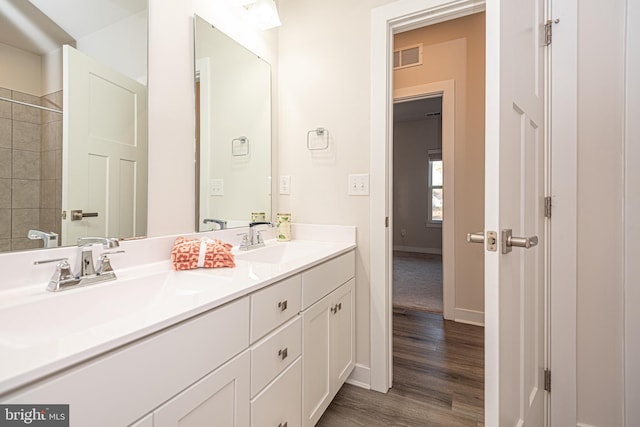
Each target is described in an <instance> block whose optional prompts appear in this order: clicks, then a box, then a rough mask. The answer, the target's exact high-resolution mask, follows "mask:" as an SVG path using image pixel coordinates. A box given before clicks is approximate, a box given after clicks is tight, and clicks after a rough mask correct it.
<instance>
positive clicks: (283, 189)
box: [280, 175, 291, 194]
mask: <svg viewBox="0 0 640 427" xmlns="http://www.w3.org/2000/svg"><path fill="white" fill-rule="evenodd" d="M280 194H291V175H281V176H280Z"/></svg>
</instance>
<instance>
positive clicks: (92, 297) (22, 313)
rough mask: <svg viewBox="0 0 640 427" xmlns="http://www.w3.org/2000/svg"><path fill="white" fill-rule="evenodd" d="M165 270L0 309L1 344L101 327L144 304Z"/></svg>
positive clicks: (26, 343)
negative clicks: (160, 272)
mask: <svg viewBox="0 0 640 427" xmlns="http://www.w3.org/2000/svg"><path fill="white" fill-rule="evenodd" d="M165 280H166V273H162V274H153V275H149V276H146V277H139V278H135V281H134V279H130V280H120V279H119V280H115V281H112V282H105V283H104V284H100V285H91V286H87V287H83V288H78V289H75V290H68V291H64V293H50V292H46V291H45V290H44V286H43V288H42V290H43V295H44V297H39V295H38V296H35V297H34V299H33V300H27V301H25V302H24V303H21V304H16V305H14V306H9V307H4V308H3V309H2V310H0V345H3V346H9V347H14V348H20V347H30V346H31V345H32V344H34V343H38V342H43V341H47V339H48V338H59V337H62V336H70V335H74V334H76V333H79V332H83V331H87V330H90V329H93V328H98V327H104V326H106V325H108V324H109V323H111V322H113V321H114V320H116V321H117V320H119V319H122V318H123V317H126V316H127V315H129V314H130V313H132V312H134V313H135V312H136V311H138V310H144V307H145V306H147V305H149V304H151V303H152V301H153V300H154V299H155V298H156V297H157V296H158V295H159V294H160V293H161V292H162V288H163V286H164V283H165ZM34 316H36V318H37V319H38V320H36V318H34Z"/></svg>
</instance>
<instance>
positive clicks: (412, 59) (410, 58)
mask: <svg viewBox="0 0 640 427" xmlns="http://www.w3.org/2000/svg"><path fill="white" fill-rule="evenodd" d="M417 65H422V43H420V44H417V45H413V46H407V47H405V48H402V49H399V50H396V51H394V52H393V68H394V70H395V69H399V68H406V67H415V66H417Z"/></svg>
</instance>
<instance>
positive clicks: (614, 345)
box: [558, 0, 637, 427]
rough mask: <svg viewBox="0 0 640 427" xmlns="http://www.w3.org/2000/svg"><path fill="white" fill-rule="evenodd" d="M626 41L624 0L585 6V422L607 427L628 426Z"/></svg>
mask: <svg viewBox="0 0 640 427" xmlns="http://www.w3.org/2000/svg"><path fill="white" fill-rule="evenodd" d="M558 25H561V24H558ZM624 37H625V1H624V0H616V1H610V2H607V5H606V7H603V4H602V2H601V1H599V0H582V1H580V3H579V6H578V224H577V225H578V245H577V246H578V258H577V262H578V266H577V267H578V277H577V406H578V407H577V417H578V422H579V423H584V424H587V425H593V426H603V427H604V426H621V425H623V419H622V417H623V402H624V395H623V392H624V372H623V366H624V360H623V351H624V350H623V338H624V336H623V313H624V311H623V310H624V295H623V259H624V252H623V251H624V245H623V243H624V234H623V232H624V229H623V225H624V224H623V213H622V208H623V194H624V185H623V184H624V181H623V180H624V172H623V166H624V90H625V87H624V81H625V80H624V70H625V69H624V64H625V51H624ZM558 143H561V142H558ZM636 219H637V218H636ZM636 399H637V396H636Z"/></svg>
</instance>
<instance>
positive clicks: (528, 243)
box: [502, 228, 538, 254]
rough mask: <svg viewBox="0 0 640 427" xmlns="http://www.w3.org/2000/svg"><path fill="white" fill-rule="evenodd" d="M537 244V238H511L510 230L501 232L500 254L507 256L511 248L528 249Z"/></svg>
mask: <svg viewBox="0 0 640 427" xmlns="http://www.w3.org/2000/svg"><path fill="white" fill-rule="evenodd" d="M537 244H538V236H531V237H513V232H512V230H511V229H510V228H508V229H506V230H502V253H503V254H508V253H509V252H511V251H512V249H513V247H517V248H525V249H530V248H532V247H534V246H536V245H537Z"/></svg>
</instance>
